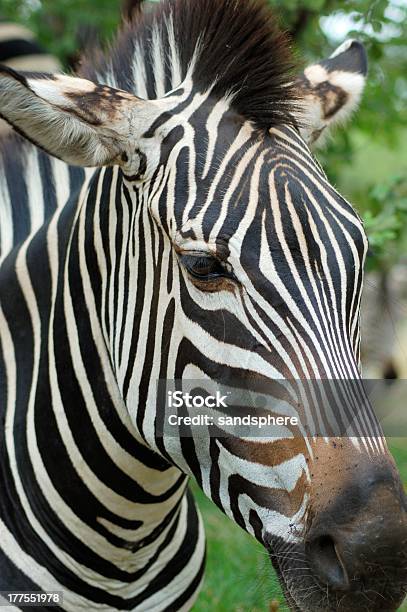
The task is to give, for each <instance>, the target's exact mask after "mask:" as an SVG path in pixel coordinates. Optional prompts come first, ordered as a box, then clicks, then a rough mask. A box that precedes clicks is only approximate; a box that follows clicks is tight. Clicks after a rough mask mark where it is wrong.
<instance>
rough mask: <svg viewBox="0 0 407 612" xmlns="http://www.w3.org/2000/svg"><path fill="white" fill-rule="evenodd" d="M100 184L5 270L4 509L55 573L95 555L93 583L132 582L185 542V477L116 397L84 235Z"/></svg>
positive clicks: (0, 334)
mask: <svg viewBox="0 0 407 612" xmlns="http://www.w3.org/2000/svg"><path fill="white" fill-rule="evenodd" d="M102 176H103V175H102ZM99 188H100V185H99V175H96V176H95V178H94V180H92V181H91V184H90V187H89V188H88V187H87V186H86V185H85V186H84V189H83V191H82V194H81V196H80V198H79V200H78V199H77V198H73V199H71V200H70V201H69V202H68V204H67V205H66V206H65V207H63V208H62V209H60V211H59V212H57V213H56V214H55V215H54V216H53V217H52V219H51V220H50V222H49V223H48V224H46V225H44V226H43V227H42V228H41V230H39V231H38V232H37V233H36V234H35V236H33V237H32V238H31V239H30V240H28V241H27V242H26V243H24V244H23V245H22V247H20V248H19V249H17V250H15V251H14V252H13V253H12V254H11V255H10V256H9V257H8V258H7V259H6V260H5V262H4V263H3V265H2V266H1V268H0V275H1V277H0V286H1V287H2V289H4V288H6V291H5V292H4V293H5V294H4V295H2V296H1V297H2V300H1V306H2V310H1V311H0V312H1V319H0V339H1V350H2V353H3V355H7V359H4V357H3V358H2V359H0V366H1V368H3V367H4V369H5V370H4V375H3V374H2V373H1V371H0V381H1V383H2V384H1V385H0V410H4V409H5V414H4V415H0V416H2V417H4V419H5V424H6V427H5V429H4V431H2V432H1V436H2V437H3V439H2V440H1V443H0V447H1V448H3V449H5V452H6V454H7V455H8V460H7V461H6V462H5V465H6V466H7V467H6V468H5V473H4V474H2V475H1V476H2V478H3V479H4V481H5V482H6V483H7V484H6V485H5V487H4V490H6V491H9V495H5V496H0V497H1V501H0V511H1V517H2V519H3V520H4V518H3V517H8V518H9V520H10V525H9V527H10V529H11V530H12V531H14V532H18V533H19V534H21V545H22V546H23V542H24V543H27V542H28V543H29V544H24V546H25V547H26V546H28V548H29V551H28V554H30V555H32V557H33V559H36V560H37V561H39V562H40V563H42V564H44V565H45V566H46V567H47V568H48V569H49V571H50V572H51V573H52V574H53V575H54V576H56V579H57V580H59V579H61V580H62V576H63V575H64V572H65V571H66V566H70V567H72V564H74V565H75V566H77V570H78V571H77V575H79V576H81V570H80V568H83V567H86V566H89V563H91V565H92V571H93V572H94V573H93V574H92V581H93V582H94V583H95V584H99V582H106V576H112V575H114V576H115V580H116V581H117V583H119V582H124V583H128V582H129V580H130V577H131V576H133V575H135V573H137V572H141V571H143V580H149V571H148V568H149V567H150V566H151V567H153V565H154V564H153V563H152V555H153V554H154V553H155V552H157V550H158V549H160V550H161V549H165V551H166V554H167V556H168V558H170V557H171V554H172V553H171V551H172V550H174V551H175V550H177V549H178V547H179V544H180V540H179V539H180V538H181V540H182V539H183V537H184V535H185V525H184V526H183V527H182V526H181V523H182V522H183V521H185V520H186V512H187V506H186V505H185V504H186V500H185V488H186V477H185V476H184V475H183V474H181V472H180V471H179V470H178V469H177V468H175V467H171V466H170V465H169V464H168V463H167V462H165V461H164V460H163V459H162V458H161V457H160V456H158V455H157V454H156V453H155V452H153V451H152V450H150V449H149V448H148V447H147V446H146V445H145V444H144V443H143V442H142V441H141V440H140V439H139V437H138V436H137V432H136V431H135V428H134V426H133V424H132V421H131V419H130V417H129V415H128V413H127V410H126V406H125V404H124V402H123V399H122V397H121V396H120V392H119V388H118V385H117V381H116V378H115V372H114V369H113V367H112V359H111V353H110V350H109V346H108V345H107V344H106V341H105V340H106V339H105V336H104V333H103V325H102V322H101V320H100V310H99V306H100V302H99V301H98V296H97V294H96V291H95V287H96V286H97V285H98V283H99V281H100V274H101V272H102V271H101V269H100V268H98V266H97V265H96V262H95V260H94V259H92V257H91V255H92V254H93V249H94V247H95V243H94V241H92V243H89V242H88V241H87V237H86V226H87V225H88V226H89V225H90V226H93V224H94V221H93V220H92V214H93V213H92V198H96V195H97V193H98V190H99ZM85 192H86V198H85V197H84V193H85ZM85 201H86V205H84V202H85ZM1 368H0V370H1ZM3 383H4V384H3ZM61 475H62V477H61ZM3 484H4V482H3ZM2 490H3V488H2ZM16 503H17V504H19V505H20V506H21V508H22V510H23V511H21V512H15V511H14V508H15V504H16ZM196 520H197V519H196ZM180 521H181V523H180ZM15 522H18V526H17V525H16V524H15ZM175 533H177V534H178V535H177V537H175ZM48 547H50V549H51V551H52V554H50V553H49V551H48V552H47V550H48ZM174 554H175V553H174ZM151 571H152V570H151ZM82 578H83V577H82ZM82 578H81V579H82ZM113 582H114V581H113ZM115 588H116V587H115Z"/></svg>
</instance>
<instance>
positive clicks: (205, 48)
mask: <svg viewBox="0 0 407 612" xmlns="http://www.w3.org/2000/svg"><path fill="white" fill-rule="evenodd" d="M140 5H141V2H140V0H131V5H130V6H133V8H134V11H133V12H132V10H131V8H130V9H128V10H127V16H128V17H129V16H130V17H132V19H130V20H129V21H128V22H127V24H126V25H125V26H124V28H123V30H122V31H121V32H120V34H119V36H118V38H117V40H116V42H115V43H114V45H113V47H112V48H111V49H110V51H109V52H108V53H106V54H102V52H100V53H99V54H98V56H97V57H95V55H94V54H93V55H94V56H93V58H88V59H85V60H84V62H83V65H82V68H81V71H80V73H81V76H85V77H86V78H89V79H92V80H96V81H99V82H100V81H102V82H107V83H108V84H110V85H113V86H116V87H119V88H120V89H124V90H126V91H129V92H132V93H135V94H136V95H137V94H138V91H137V86H136V85H137V84H136V82H135V79H134V74H133V61H134V57H135V53H137V54H138V55H140V49H141V50H142V54H143V56H144V57H143V61H144V65H145V72H146V91H147V97H148V98H155V97H157V92H156V89H157V88H156V84H155V79H154V68H153V52H152V44H153V43H152V41H153V40H157V36H158V38H159V39H160V41H161V48H162V49H163V55H164V57H163V64H164V65H163V67H162V72H163V74H164V79H165V83H164V90H165V91H170V90H171V89H173V88H174V87H177V86H178V85H179V83H174V82H172V80H171V62H172V57H171V53H170V48H169V36H168V27H171V28H173V32H174V40H175V41H176V47H177V56H178V57H179V68H180V73H181V76H182V79H183V78H185V76H186V74H187V72H188V68H189V66H190V63H191V60H192V59H193V58H194V56H195V58H196V61H195V63H194V69H193V82H194V87H195V88H196V90H198V91H206V90H208V89H211V90H212V96H213V97H214V98H215V99H222V98H228V99H230V101H231V106H232V107H233V108H234V109H235V110H236V111H237V112H238V113H240V114H241V115H243V116H244V117H245V118H247V119H249V120H251V121H252V122H253V123H254V124H255V125H256V126H257V127H259V128H270V127H272V126H273V125H278V124H292V123H293V122H294V119H293V117H292V111H293V109H294V107H295V94H294V90H293V87H292V85H291V82H292V81H293V74H292V70H293V68H294V62H293V56H292V53H291V49H290V45H289V42H288V40H287V37H286V36H285V35H284V34H283V33H282V32H281V31H280V30H279V29H278V27H277V23H276V19H275V17H274V16H273V14H272V13H271V11H270V9H269V7H268V4H267V1H266V0H164V1H163V2H162V3H161V4H159V5H157V7H154V9H153V10H151V11H145V12H143V11H141V10H139V9H140ZM170 24H172V25H170ZM137 45H138V47H137ZM198 49H199V50H198ZM197 50H198V52H197Z"/></svg>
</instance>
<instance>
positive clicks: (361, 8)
mask: <svg viewBox="0 0 407 612" xmlns="http://www.w3.org/2000/svg"><path fill="white" fill-rule="evenodd" d="M269 2H270V5H271V6H272V7H273V8H274V9H275V12H276V14H277V15H278V17H279V21H280V23H281V25H282V27H283V28H285V29H287V30H288V32H289V33H290V34H291V37H292V39H293V46H294V49H295V51H296V54H297V57H298V59H299V62H300V64H302V65H305V64H306V63H309V62H312V61H315V60H318V59H321V58H324V57H327V56H328V55H329V54H330V53H331V52H332V51H333V49H334V48H335V47H336V46H337V45H339V44H340V43H341V42H343V40H344V39H345V38H349V37H355V38H358V39H359V40H361V41H363V42H364V44H365V45H366V48H367V51H368V55H369V61H370V68H369V77H368V84H367V87H366V91H365V94H364V98H363V102H362V105H361V108H360V110H359V111H358V113H357V114H356V115H355V117H354V118H353V119H352V120H351V122H350V124H349V125H348V126H346V127H345V128H341V129H338V130H337V131H336V133H335V135H334V137H333V138H332V141H331V142H330V143H329V145H328V146H327V147H326V149H325V150H323V151H321V152H318V153H317V156H318V157H319V159H320V161H321V163H322V164H323V166H324V168H325V169H326V171H327V173H328V176H329V178H330V180H331V181H332V182H333V183H334V184H336V185H337V186H338V188H339V189H340V191H341V192H342V193H344V195H345V196H346V197H348V198H349V199H350V200H351V201H352V202H353V203H354V204H355V205H356V207H357V208H358V209H359V210H360V211H361V213H362V215H363V217H364V219H365V222H366V228H367V230H368V232H369V237H370V242H371V245H372V248H373V250H374V253H375V254H374V257H373V258H371V259H370V265H371V266H376V267H377V266H384V265H388V264H389V262H390V261H391V262H393V261H394V260H395V259H397V257H400V255H402V254H403V253H404V254H405V253H406V246H407V238H406V234H407V231H406V227H407V210H406V206H405V197H406V196H405V183H404V187H403V181H401V179H400V181H401V182H400V181H397V180H393V179H392V178H391V177H392V176H403V175H404V176H405V175H406V174H407V172H406V169H407V155H406V153H407V150H406V147H405V146H404V141H405V140H406V136H407V110H406V108H407V104H406V101H407V53H406V43H405V41H406V39H407V4H406V2H405V1H404V0H283V1H281V0H269ZM120 8H121V1H120V0H116V1H114V0H98V1H97V3H95V2H91V0H2V1H1V8H0V13H1V16H2V17H4V18H6V19H9V20H15V21H19V22H22V23H24V24H25V25H27V26H28V27H29V28H31V29H32V30H34V31H35V32H36V33H37V36H38V38H39V40H40V41H41V42H42V44H43V45H44V46H45V47H47V48H48V49H50V51H52V52H53V53H54V54H56V55H57V56H58V57H59V58H60V59H61V60H62V61H63V63H64V64H65V65H67V60H68V58H69V59H72V57H73V56H75V53H76V52H77V48H78V39H81V40H82V41H83V39H85V42H89V40H88V38H89V39H90V38H91V34H92V32H97V33H98V35H99V37H100V40H101V41H103V42H106V41H109V40H110V39H111V38H112V37H113V35H114V32H115V30H116V28H117V25H118V23H119V21H120ZM79 32H81V35H80V36H78V33H79ZM84 32H85V35H84ZM86 33H88V36H87V34H86ZM366 150H368V151H369V152H372V151H373V152H374V155H373V157H372V159H370V157H369V155H363V151H366ZM398 153H399V154H398ZM383 168H385V169H386V171H385V172H383ZM379 176H380V179H379ZM378 180H379V181H380V183H379V184H378ZM381 193H382V194H383V193H384V194H385V195H384V196H380V194H381Z"/></svg>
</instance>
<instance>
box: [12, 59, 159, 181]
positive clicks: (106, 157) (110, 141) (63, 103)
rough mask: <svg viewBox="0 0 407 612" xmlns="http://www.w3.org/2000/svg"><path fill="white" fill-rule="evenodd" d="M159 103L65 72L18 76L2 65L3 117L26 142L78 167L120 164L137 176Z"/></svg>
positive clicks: (148, 147) (148, 149)
mask: <svg viewBox="0 0 407 612" xmlns="http://www.w3.org/2000/svg"><path fill="white" fill-rule="evenodd" d="M160 112H161V111H160V102H158V101H155V100H151V101H150V100H141V99H140V98H136V96H133V95H132V94H129V93H127V92H125V91H121V90H118V89H113V88H112V87H108V86H106V85H98V84H96V83H92V82H91V81H87V80H86V79H80V78H77V77H71V76H66V75H62V74H54V75H52V74H49V75H44V74H31V73H22V72H15V71H14V70H11V69H9V68H6V67H5V66H1V65H0V116H1V117H3V119H5V120H6V121H7V122H8V123H10V124H11V125H12V126H13V127H14V128H15V129H16V130H17V131H18V132H20V134H22V135H23V136H25V137H26V138H27V139H28V140H30V141H31V142H33V143H34V144H36V145H37V146H39V147H40V148H42V149H44V150H45V151H47V153H50V154H51V155H54V156H55V157H58V158H60V159H62V160H63V161H65V162H67V163H69V164H73V165H78V166H107V165H115V164H117V165H122V166H123V167H124V169H125V171H126V174H129V175H132V176H135V177H136V178H138V176H139V174H141V173H143V172H144V171H145V168H146V167H147V166H148V163H149V161H150V160H149V158H150V157H151V155H150V154H151V153H152V154H153V155H156V152H155V150H154V151H152V150H151V149H152V148H153V146H154V145H153V144H152V140H153V139H145V140H146V142H145V143H144V145H145V146H144V150H143V147H142V146H141V144H140V143H141V142H142V140H143V139H142V135H143V134H144V132H145V130H146V129H147V127H148V126H149V125H150V122H152V121H154V119H155V117H156V116H157V115H158V114H159V113H160Z"/></svg>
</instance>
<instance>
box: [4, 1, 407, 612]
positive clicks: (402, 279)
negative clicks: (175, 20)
mask: <svg viewBox="0 0 407 612" xmlns="http://www.w3.org/2000/svg"><path fill="white" fill-rule="evenodd" d="M191 1H193V0H191ZM195 1H197V2H198V1H199V0H195ZM269 2H270V5H271V6H273V7H274V8H275V13H276V15H277V17H278V19H279V21H280V24H281V27H282V28H283V29H285V30H287V31H288V32H289V34H290V36H291V38H292V41H293V46H294V49H295V51H296V54H297V57H298V59H299V62H300V64H301V65H303V66H305V65H306V64H309V63H312V62H314V61H316V60H319V59H323V58H326V57H328V56H329V55H330V53H332V51H333V50H334V49H335V48H336V47H337V46H338V45H339V44H341V43H342V42H343V41H344V40H345V39H346V38H350V37H353V38H358V39H359V40H361V41H362V42H363V43H364V44H365V45H366V49H367V52H368V56H369V75H368V82H367V86H366V91H365V94H364V97H363V101H362V104H361V107H360V109H359V111H358V112H357V114H356V115H355V116H354V117H353V119H352V120H351V121H350V123H349V124H348V125H347V126H345V127H342V128H340V129H338V130H337V131H336V132H335V133H334V135H333V137H332V139H331V141H330V142H328V144H327V145H326V146H325V148H324V149H322V150H319V151H317V152H316V155H317V157H318V159H319V160H320V162H321V163H322V165H323V167H324V169H325V171H326V172H327V174H328V176H329V179H330V180H331V182H332V183H333V184H334V185H335V186H336V187H337V188H338V190H339V191H340V192H341V193H342V194H343V195H344V196H345V197H346V198H347V199H348V200H350V201H351V202H352V203H353V204H354V206H355V207H356V208H357V210H358V211H359V212H360V214H361V216H362V217H363V219H364V222H365V226H366V230H367V233H368V236H369V241H370V251H369V256H368V261H367V275H366V282H365V291H364V298H363V304H362V332H363V336H362V338H363V341H362V364H363V372H364V376H365V377H366V378H385V379H387V380H388V381H389V385H390V386H389V387H388V389H389V393H391V392H394V389H396V387H397V384H399V387H398V391H397V392H395V397H396V400H395V401H397V402H399V404H400V405H401V409H402V410H403V411H405V405H406V398H407V393H406V391H407V384H406V382H405V379H407V45H406V40H407V0H269ZM145 4H146V5H147V6H148V5H152V3H151V2H146V3H145ZM131 7H132V0H127V1H126V0H124V1H123V2H122V3H121V2H120V0H97V2H95V0H0V19H1V20H2V21H4V22H14V23H17V24H20V25H22V26H24V27H26V28H28V29H29V30H30V31H31V32H33V33H34V35H35V37H36V38H37V40H38V41H39V43H40V45H41V46H42V47H43V48H44V49H46V50H47V51H48V52H49V53H50V54H51V55H53V56H54V57H55V58H57V59H58V60H59V62H60V63H61V65H62V66H63V68H64V69H65V70H72V69H75V67H77V66H78V62H79V61H80V53H81V51H83V50H84V49H85V48H86V49H88V52H90V53H91V52H92V48H94V47H96V45H97V44H102V45H108V44H109V41H110V40H111V39H112V38H113V37H114V33H115V31H116V29H117V27H118V26H119V24H120V21H121V13H122V12H124V14H128V13H130V12H131ZM8 32H9V34H10V32H11V30H10V29H9V30H8ZM6 38H7V35H6V34H4V31H3V35H2V30H1V27H0V43H1V42H3V41H4V40H5V39H6ZM0 54H1V53H0ZM4 59H5V58H4V57H3V58H2V60H4ZM31 69H35V66H31ZM396 380H398V381H400V383H397V382H391V381H396ZM393 385H395V387H393ZM400 385H401V386H400ZM392 389H393V391H392ZM389 443H390V446H391V448H392V451H393V454H394V456H395V458H396V460H397V462H398V465H399V468H400V470H401V473H402V477H403V479H404V482H405V483H407V439H405V438H391V439H389ZM194 491H195V493H196V496H197V498H198V501H199V504H200V507H201V510H202V512H203V515H204V519H205V523H206V530H207V534H208V569H207V575H206V580H205V585H204V589H203V592H202V594H201V596H200V599H199V601H198V603H197V604H196V606H195V608H194V609H195V610H197V611H198V612H199V611H206V610H208V611H209V610H218V611H220V612H223V611H225V612H229V611H234V612H243V611H248V610H250V611H256V610H257V611H272V610H282V609H286V606H285V605H284V603H283V602H284V600H283V597H282V595H281V592H280V590H279V588H278V585H277V581H276V580H275V579H273V580H271V577H270V563H269V560H268V558H267V556H266V553H265V551H264V549H262V547H261V546H260V545H258V544H257V543H256V542H254V541H253V539H252V538H251V537H250V536H248V535H247V534H245V533H244V532H242V531H241V530H240V529H239V528H238V527H237V526H236V525H235V524H233V523H232V522H231V521H229V520H228V519H226V518H225V517H224V516H223V515H222V514H221V513H220V512H219V511H218V510H217V509H216V508H215V506H214V505H213V504H212V503H211V502H210V501H209V500H207V499H205V498H204V496H203V495H202V494H201V493H200V491H198V490H197V488H196V487H194ZM402 609H403V610H406V611H407V606H405V607H404V608H402Z"/></svg>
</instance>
